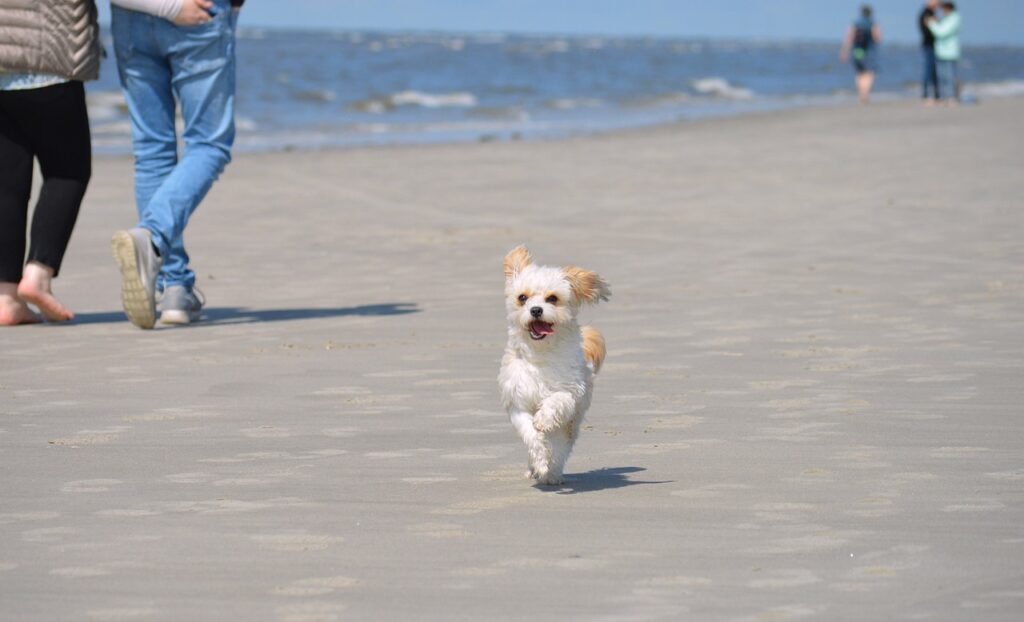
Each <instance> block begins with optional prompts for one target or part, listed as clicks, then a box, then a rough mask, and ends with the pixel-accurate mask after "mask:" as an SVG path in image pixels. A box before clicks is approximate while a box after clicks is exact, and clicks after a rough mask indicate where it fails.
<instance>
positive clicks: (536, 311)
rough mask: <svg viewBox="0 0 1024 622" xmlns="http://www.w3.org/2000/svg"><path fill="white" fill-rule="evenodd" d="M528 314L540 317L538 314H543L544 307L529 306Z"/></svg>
mask: <svg viewBox="0 0 1024 622" xmlns="http://www.w3.org/2000/svg"><path fill="white" fill-rule="evenodd" d="M530 315H532V316H533V317H540V316H542V315H544V309H542V308H540V307H531V308H530Z"/></svg>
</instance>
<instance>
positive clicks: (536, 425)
mask: <svg viewBox="0 0 1024 622" xmlns="http://www.w3.org/2000/svg"><path fill="white" fill-rule="evenodd" d="M556 427H558V422H557V421H555V416H554V415H553V414H551V413H550V412H547V411H546V410H544V409H541V410H539V411H537V414H536V415H534V416H533V429H534V430H537V431H538V432H540V433H541V434H543V433H545V432H550V431H551V430H554V429H555V428H556Z"/></svg>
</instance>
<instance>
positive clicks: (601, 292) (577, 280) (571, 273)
mask: <svg viewBox="0 0 1024 622" xmlns="http://www.w3.org/2000/svg"><path fill="white" fill-rule="evenodd" d="M562 272H564V273H565V278H566V280H568V281H569V287H571V288H572V295H573V296H574V297H575V298H576V300H578V301H580V302H589V303H591V304H597V303H598V302H599V301H601V300H608V298H609V297H610V296H611V295H612V290H611V288H610V287H608V283H607V282H606V281H605V280H604V279H603V278H601V275H600V274H598V273H596V272H591V271H590V270H584V269H583V268H577V267H576V266H566V267H564V268H562Z"/></svg>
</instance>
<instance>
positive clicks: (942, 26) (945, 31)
mask: <svg viewBox="0 0 1024 622" xmlns="http://www.w3.org/2000/svg"><path fill="white" fill-rule="evenodd" d="M942 13H943V15H942V19H941V20H935V19H932V20H930V21H929V22H928V29H929V30H931V31H932V34H933V35H934V36H935V64H936V68H937V69H938V73H939V99H945V100H948V101H949V102H950V103H956V102H959V101H960V80H959V77H958V76H957V62H958V61H959V60H960V14H959V13H957V11H956V4H955V3H953V2H943V3H942Z"/></svg>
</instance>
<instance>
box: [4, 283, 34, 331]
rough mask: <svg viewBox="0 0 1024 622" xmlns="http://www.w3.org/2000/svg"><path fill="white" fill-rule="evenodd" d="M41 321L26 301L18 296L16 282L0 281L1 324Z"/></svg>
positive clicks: (13, 324)
mask: <svg viewBox="0 0 1024 622" xmlns="http://www.w3.org/2000/svg"><path fill="white" fill-rule="evenodd" d="M40 321H41V320H40V319H39V316H38V315H36V314H35V313H33V312H32V309H29V308H28V305H27V304H25V301H24V300H22V299H21V298H18V285H17V284H16V283H0V326H16V325H18V324H38V323H39V322H40Z"/></svg>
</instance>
